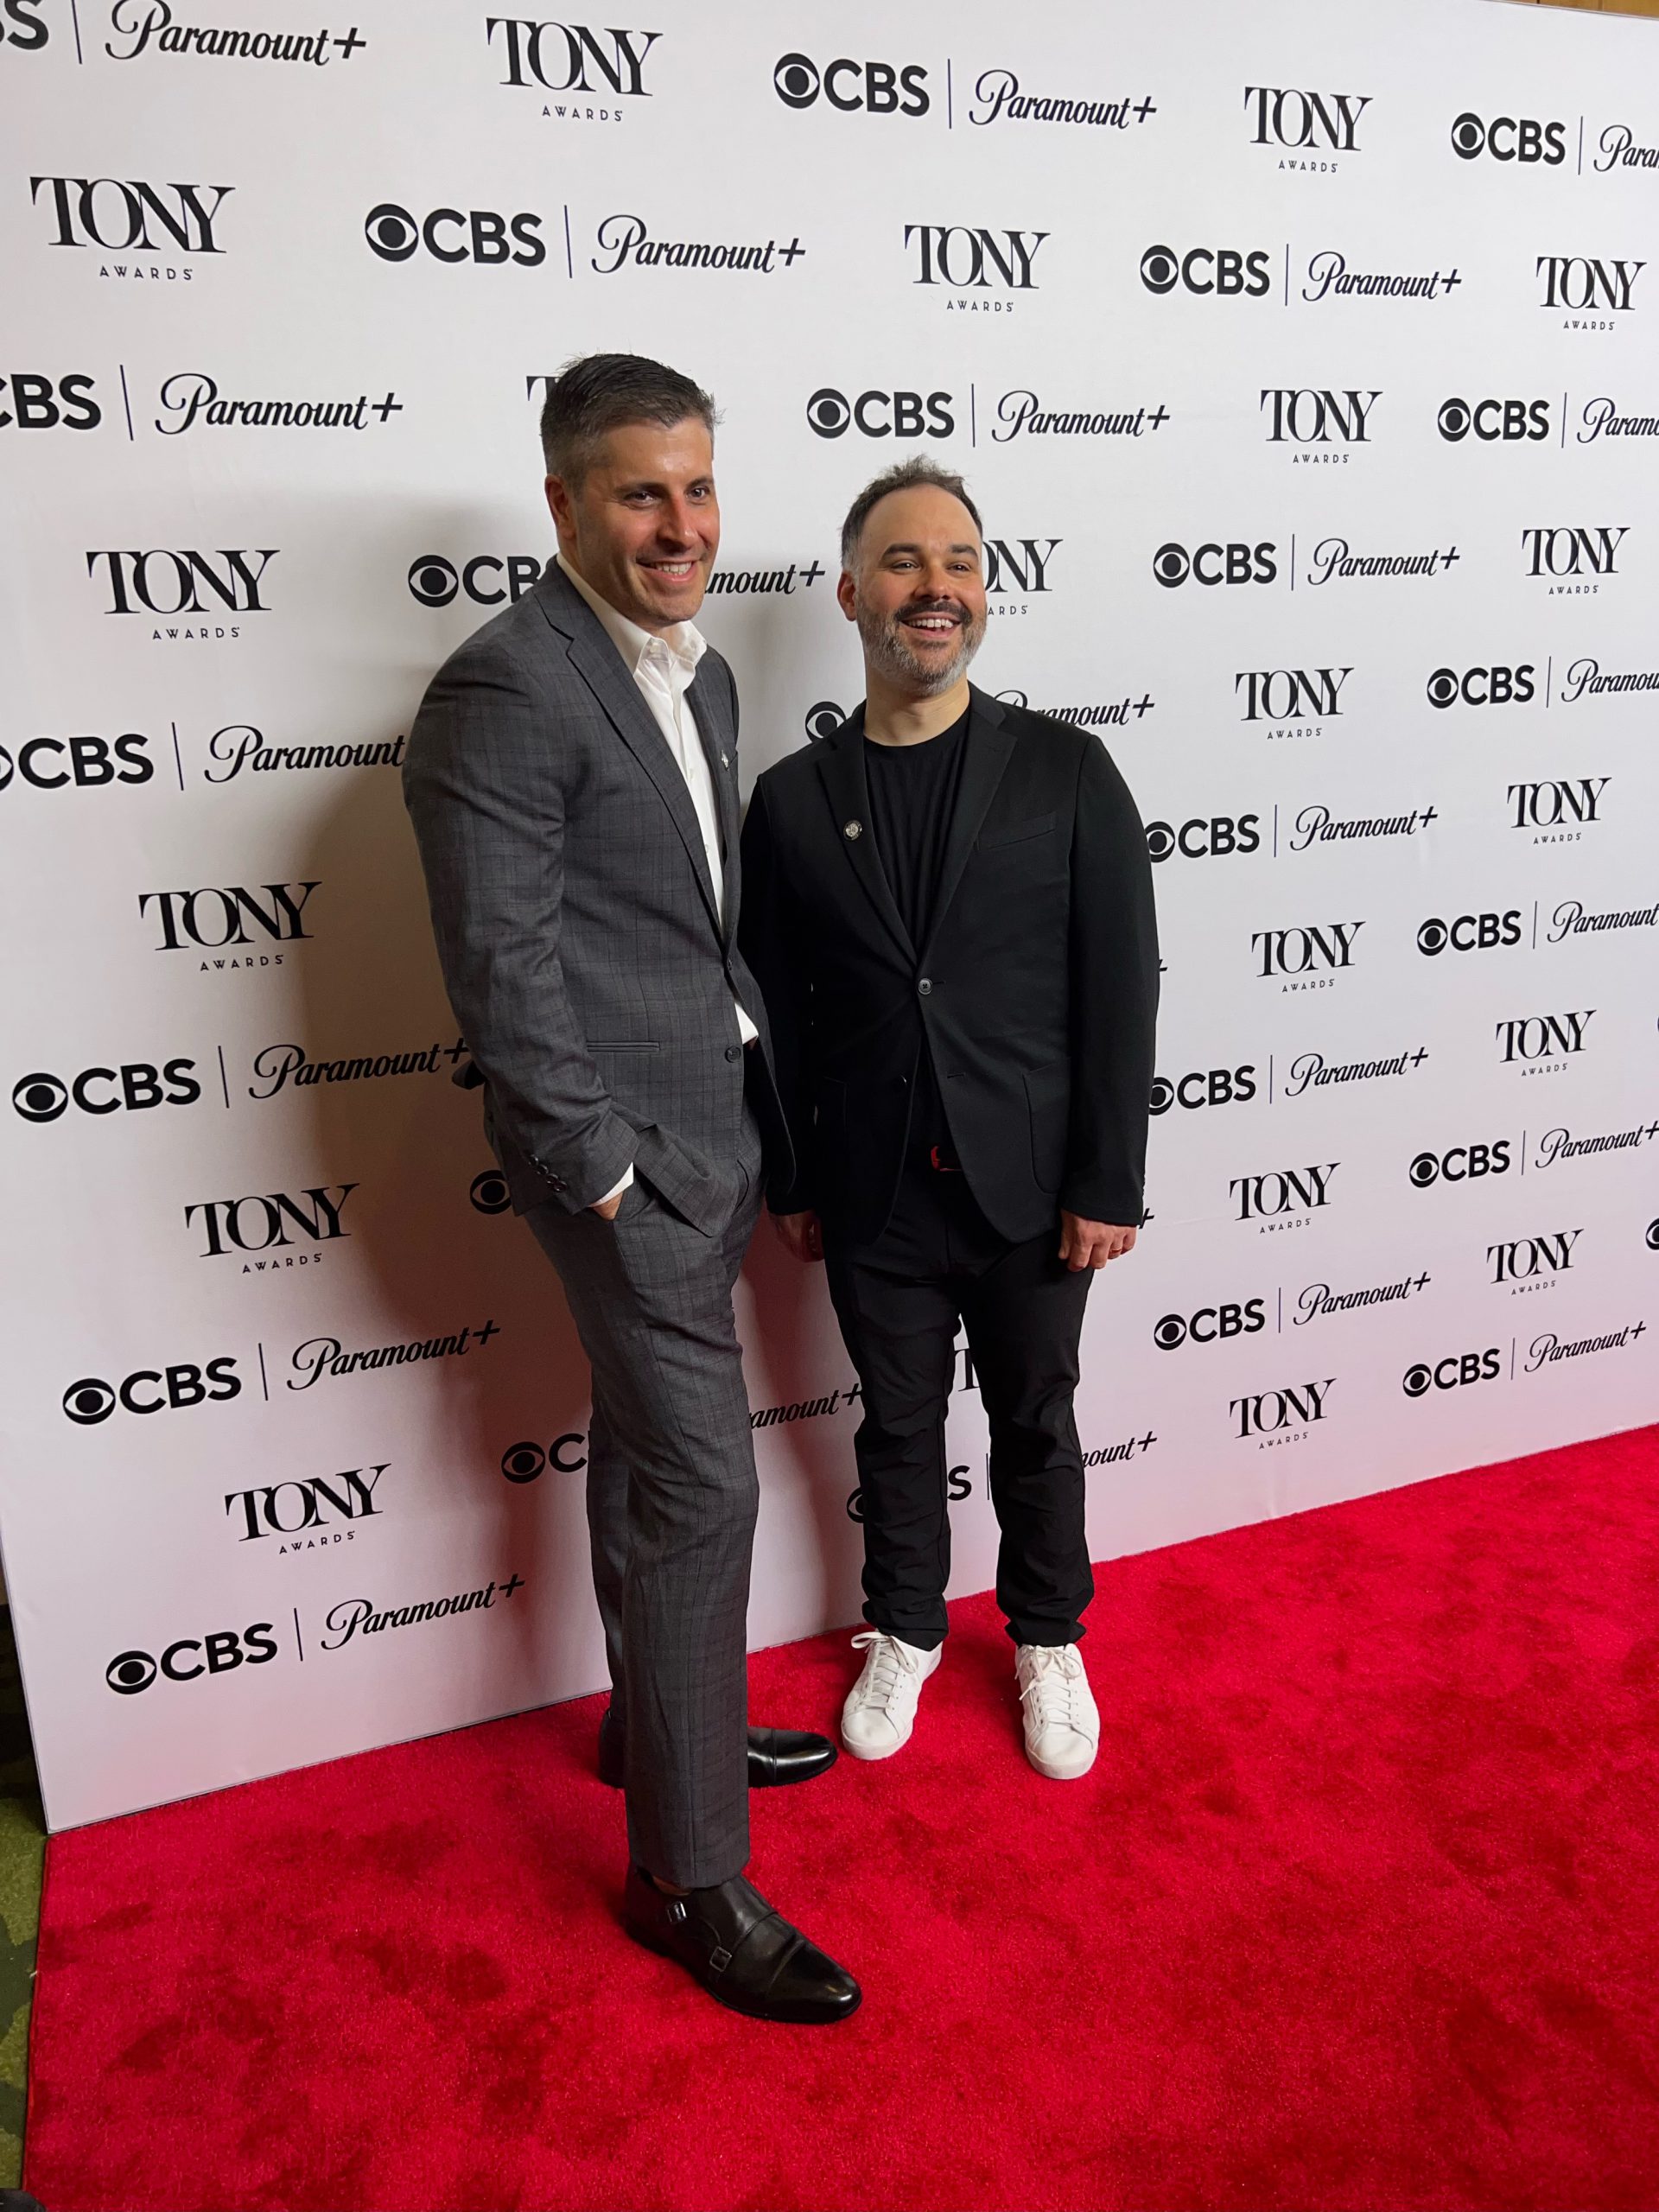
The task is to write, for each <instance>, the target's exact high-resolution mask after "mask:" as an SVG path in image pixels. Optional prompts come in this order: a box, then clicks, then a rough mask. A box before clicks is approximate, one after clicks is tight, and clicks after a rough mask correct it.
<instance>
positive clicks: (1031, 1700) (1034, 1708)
mask: <svg viewBox="0 0 1659 2212" xmlns="http://www.w3.org/2000/svg"><path fill="white" fill-rule="evenodd" d="M1031 1649H1032V1656H1031V1658H1030V1660H1029V1661H1028V1662H1027V1665H1026V1668H1025V1675H1026V1680H1025V1682H1024V1684H1023V1686H1022V1687H1021V1688H1020V1703H1021V1704H1022V1705H1023V1706H1024V1707H1026V1714H1027V1721H1028V1723H1029V1725H1030V1726H1031V1727H1032V1728H1033V1730H1034V1731H1035V1732H1037V1733H1039V1734H1040V1733H1041V1732H1042V1731H1043V1730H1044V1729H1045V1728H1076V1729H1077V1730H1078V1731H1079V1732H1080V1733H1083V1734H1085V1735H1086V1734H1087V1733H1088V1731H1087V1729H1086V1728H1084V1719H1083V1714H1082V1713H1081V1712H1080V1710H1079V1705H1078V1698H1077V1688H1078V1685H1079V1684H1081V1683H1084V1682H1085V1681H1086V1680H1087V1677H1086V1676H1085V1675H1084V1670H1083V1660H1082V1657H1081V1656H1080V1655H1079V1653H1078V1651H1077V1648H1076V1646H1075V1645H1074V1644H1070V1643H1064V1644H1056V1645H1052V1646H1045V1645H1033V1646H1032V1647H1031Z"/></svg>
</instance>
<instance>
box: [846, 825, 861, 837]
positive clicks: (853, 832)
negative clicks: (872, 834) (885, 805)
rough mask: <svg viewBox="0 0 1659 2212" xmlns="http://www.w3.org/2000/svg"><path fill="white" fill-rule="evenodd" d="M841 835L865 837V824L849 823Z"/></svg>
mask: <svg viewBox="0 0 1659 2212" xmlns="http://www.w3.org/2000/svg"><path fill="white" fill-rule="evenodd" d="M841 834H842V836H843V837H861V836H863V835H864V824H863V823H861V822H849V823H847V824H846V826H845V828H844V829H842V833H841Z"/></svg>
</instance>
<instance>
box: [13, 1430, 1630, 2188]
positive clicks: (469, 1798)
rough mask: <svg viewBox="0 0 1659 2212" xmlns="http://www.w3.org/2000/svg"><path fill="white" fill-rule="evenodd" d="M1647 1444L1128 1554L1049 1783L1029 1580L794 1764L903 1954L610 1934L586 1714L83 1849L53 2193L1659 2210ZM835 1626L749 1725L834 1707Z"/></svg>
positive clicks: (65, 1864) (1608, 1444)
mask: <svg viewBox="0 0 1659 2212" xmlns="http://www.w3.org/2000/svg"><path fill="white" fill-rule="evenodd" d="M1656 1480H1659V1430H1654V1429H1649V1430H1644V1431H1638V1432H1635V1433H1631V1434H1630V1435H1627V1436H1624V1437H1618V1438H1614V1439H1611V1440H1608V1441H1605V1442H1603V1443H1599V1444H1594V1445H1586V1446H1580V1447H1577V1448H1575V1449H1573V1450H1570V1451H1564V1452H1550V1453H1548V1454H1544V1455H1542V1456H1541V1457H1538V1458H1536V1459H1525V1460H1520V1461H1516V1462H1515V1463H1513V1464H1510V1465H1505V1466H1500V1467H1491V1468H1486V1469H1482V1470H1477V1471H1473V1472H1471V1473H1467V1474H1461V1475H1454V1476H1450V1477H1447V1478H1445V1479H1444V1480H1442V1481H1440V1482H1435V1483H1428V1484H1421V1485H1418V1486H1416V1487H1414V1488H1412V1489H1408V1490H1403V1491H1395V1492H1393V1493H1392V1494H1390V1495H1389V1496H1387V1497H1376V1498H1368V1499H1364V1500H1362V1501H1361V1502H1359V1503H1355V1504H1351V1505H1344V1506H1338V1507H1333V1508H1330V1509H1328V1510H1325V1511H1322V1512H1318V1513H1309V1514H1306V1515H1303V1516H1300V1517H1298V1518H1295V1519H1292V1520H1287V1521H1281V1522H1274V1523H1269V1524H1267V1525H1265V1526H1262V1527H1258V1528H1254V1529H1243V1530H1239V1531H1236V1532H1235V1533H1233V1534H1231V1535H1224V1536H1218V1537H1213V1538H1210V1539H1207V1540H1206V1541H1203V1542H1199V1543H1193V1544H1188V1545H1185V1546H1181V1547H1179V1548H1176V1549H1173V1550H1169V1551H1163V1552H1155V1553H1151V1554H1146V1555H1144V1556H1142V1557H1141V1558H1137V1559H1130V1560H1122V1561H1119V1562H1117V1563H1116V1564H1114V1565H1112V1566H1110V1567H1106V1568H1104V1569H1103V1570H1102V1571H1101V1574H1100V1594H1099V1596H1098V1598H1097V1599H1096V1604H1095V1608H1094V1614H1093V1618H1092V1633H1091V1634H1090V1638H1089V1643H1088V1646H1087V1649H1088V1656H1089V1659H1090V1670H1091V1675H1092V1678H1093V1681H1094V1683H1095V1686H1096V1694H1097V1695H1098V1697H1099V1700H1100V1704H1101V1707H1102V1713H1103V1722H1104V1733H1103V1741H1102V1746H1101V1756H1100V1759H1099V1762H1098V1764H1097V1765H1096V1769H1095V1771H1094V1773H1093V1774H1092V1775H1090V1777H1089V1778H1088V1779H1087V1780H1086V1781H1084V1782H1082V1783H1067V1784H1056V1783H1045V1782H1043V1781H1041V1780H1039V1777H1037V1776H1035V1775H1034V1774H1033V1773H1032V1772H1031V1771H1030V1770H1029V1769H1027V1766H1026V1765H1025V1763H1024V1760H1023V1758H1022V1757H1021V1755H1020V1748H1019V1743H1018V1738H1017V1734H1016V1729H1015V1719H1014V1699H1013V1695H1012V1664H1011V1658H1012V1655H1011V1649H1010V1647H1009V1646H1008V1645H1007V1643H1006V1641H1005V1640H1004V1639H1003V1637H1002V1636H1001V1630H1000V1627H999V1624H997V1622H996V1621H995V1617H994V1615H993V1612H992V1610H991V1606H990V1602H989V1600H988V1599H982V1598H976V1599H970V1600H969V1601H968V1602H966V1603H965V1604H963V1605H958V1606H957V1607H955V1608H953V1623H954V1633H953V1636H952V1638H951V1641H950V1647H949V1649H948V1652H947V1656H946V1663H945V1665H944V1669H942V1670H941V1672H940V1673H939V1674H938V1676H937V1677H936V1678H935V1679H934V1681H932V1682H931V1684H930V1686H929V1688H928V1691H927V1694H926V1697H925V1700H924V1703H923V1707H922V1725H921V1726H920V1727H919V1728H918V1733H917V1737H916V1738H915V1740H914V1742H913V1743H912V1745H911V1747H910V1749H909V1750H908V1751H906V1753H905V1754H904V1755H903V1756H902V1757H901V1758H899V1759H897V1760H895V1761H893V1762H892V1763H890V1764H883V1765H879V1766H860V1765H858V1764H855V1763H854V1762H853V1761H851V1760H849V1759H842V1762H841V1764H839V1765H838V1766H837V1767H836V1770H835V1771H834V1773H833V1774H831V1775H829V1776H828V1777H826V1778H825V1779H824V1780H823V1781H821V1782H818V1783H814V1784H812V1785H810V1787H808V1788H805V1789H793V1790H785V1791H779V1792H773V1793H769V1794H768V1795H766V1796H760V1797H757V1799H756V1800H755V1863H754V1872H755V1875H756V1878H757V1879H758V1880H759V1881H760V1884H761V1885H762V1886H763V1887H764V1888H766V1890H767V1891H770V1892H771V1894H772V1896H773V1897H774V1898H775V1900H776V1901H777V1902H778V1903H779V1904H780V1905H782V1906H783V1907H784V1908H785V1910H790V1909H791V1908H793V1909H796V1910H798V1914H799V1916H800V1917H801V1919H802V1920H803V1921H804V1923H805V1924H806V1925H807V1926H808V1927H809V1928H810V1930H811V1932H812V1934H813V1935H814V1936H817V1937H818V1938H819V1939H820V1940H822V1941H823V1942H824V1944H825V1945H826V1946H827V1947H828V1948H829V1949H830V1950H831V1951H832V1952H834V1953H836V1954H837V1955H840V1956H841V1957H842V1958H844V1959H845V1960H846V1961H848V1962H849V1964H850V1965H851V1966H852V1967H854V1968H855V1971H856V1972H857V1973H858V1974H859V1975H860V1976H861V1979H862V1980H863V1983H864V1988H865V2004H864V2008H863V2010H862V2012H861V2013H860V2014H859V2015H858V2017H857V2018H855V2020H854V2021H852V2022H851V2023H850V2024H849V2025H847V2026H845V2027H843V2028H840V2029H833V2030H823V2031H804V2030H787V2029H780V2028H768V2027H765V2026H761V2025H759V2024H753V2023H751V2022H748V2021H745V2020H742V2019H739V2018H734V2016H732V2015H730V2014H728V2013H725V2012H721V2011H720V2010H718V2009H717V2008H716V2007H715V2005H712V2004H711V2003H710V2002H709V2000H708V1999H706V1998H704V1997H703V1996H702V1994H701V1993H699V1992H698V1991H697V1990H696V1989H695V1988H694V1987H693V1986H691V1985H690V1983H689V1982H688V1981H686V1980H684V1979H683V1977H682V1976H681V1975H680V1974H679V1973H678V1972H677V1969H675V1968H674V1967H671V1966H670V1965H668V1964H666V1963H665V1962H664V1961H659V1960H657V1959H654V1958H652V1957H651V1956H649V1955H646V1954H645V1953H644V1952H642V1951H639V1950H638V1949H636V1948H634V1947H633V1946H632V1945H631V1944H630V1943H628V1942H626V1940H625V1939H624V1938H623V1937H622V1936H620V1934H619V1933H618V1932H617V1930H616V1929H615V1927H614V1925H613V1910H614V1904H613V1900H614V1897H615V1895H616V1891H617V1889H618V1885H619V1879H620V1872H621V1859H620V1838H621V1816H620V1807H619V1805H618V1802H617V1801H616V1799H615V1798H613V1796H611V1795H610V1794H609V1793H608V1792H607V1791H606V1790H604V1789H602V1788H601V1785H600V1783H598V1782H597V1781H596V1780H595V1779H594V1777H593V1774H592V1772H591V1761H592V1745H593V1732H594V1723H595V1720H596V1718H597V1711H598V1707H597V1705H596V1703H595V1702H594V1701H588V1702H585V1703H583V1704H582V1705H571V1706H563V1707H556V1708H554V1709H552V1710H550V1711H548V1712H545V1713H537V1714H533V1715H531V1716H529V1717H527V1718H524V1719H516V1720H508V1721H499V1722H496V1723H494V1724H493V1725H491V1726H485V1727H480V1728H474V1729H471V1730H468V1731H466V1732H462V1733H459V1734H455V1735H449V1736H442V1737H437V1738H432V1739H431V1740H429V1741H428V1742H425V1743H420V1744H413V1745H407V1746H404V1747H403V1748H400V1749H398V1750H396V1751H380V1752H373V1753H371V1754H369V1755H368V1756H366V1757H365V1758H357V1759H351V1760H342V1761H340V1762H338V1763H336V1764H333V1765H329V1766H324V1767H316V1768H313V1769H311V1770H309V1771H308V1772H306V1773H302V1774H296V1775H292V1776H289V1777H283V1778H281V1779H278V1780H276V1781H271V1782H266V1783H255V1784H253V1785H251V1786H250V1787H248V1788H245V1789H234V1790H228V1791H226V1792H224V1793H222V1794H221V1795H219V1796H213V1797H207V1798H200V1799H198V1800H196V1801H195V1802H193V1803H190V1804H185V1805H180V1806H175V1807H172V1808H167V1809H165V1810H162V1811H160V1812H153V1813H145V1814H141V1815H137V1816H136V1817H134V1818H132V1819H130V1820H124V1821H111V1822H109V1823H107V1824H105V1825H104V1826H101V1827H94V1828H88V1829H82V1830H79V1831H78V1832H76V1833H74V1834H68V1835H63V1836H59V1837H57V1838H55V1839H54V1841H53V1843H52V1846H51V1852H50V1859H49V1863H48V1878H47V1890H46V1902H45V1911H44V1914H43V1918H42V1926H41V1946H40V1959H41V1980H40V1986H39V1992H38V1995H37V1999H36V2003H35V2028H34V2054H33V2072H34V2080H33V2088H32V2094H31V2101H30V2106H29V2172H28V2185H29V2187H30V2188H31V2189H33V2190H35V2192H36V2193H37V2194H38V2195H39V2196H41V2198H42V2200H43V2201H44V2202H45V2203H46V2204H47V2205H48V2207H49V2208H50V2212H82V2208H100V2212H101V2209H102V2208H116V2207H119V2208H123V2209H124V2212H127V2209H128V2208H130V2212H147V2208H151V2207H155V2208H158V2212H159V2209H162V2208H164V2212H208V2208H214V2209H215V2212H217V2208H226V2207H238V2208H239V2207H256V2206H257V2207H267V2206H270V2207H284V2208H294V2212H312V2209H313V2208H315V2212H345V2209H346V2208H358V2207H362V2208H372V2212H379V2209H380V2208H385V2212H393V2208H397V2209H398V2212H402V2208H411V2212H432V2209H433V2208H440V2207H442V2208H445V2212H471V2209H472V2208H477V2212H495V2209H496V2208H508V2207H514V2208H526V2209H527V2212H528V2209H529V2208H542V2207H565V2206H581V2207H594V2208H602V2212H611V2209H612V2208H629V2209H630V2212H631V2209H632V2208H644V2207H652V2208H656V2207H662V2208H673V2212H714V2209H715V2208H725V2207H753V2208H757V2209H758V2212H772V2208H783V2207H802V2208H828V2207H843V2206H844V2207H859V2208H878V2207H879V2208H906V2212H908V2208H918V2212H935V2208H939V2209H944V2208H956V2207H982V2206H984V2207H1016V2206H1017V2207H1021V2208H1023V2207H1043V2208H1055V2209H1056V2212H1096V2209H1097V2208H1100V2209H1103V2208H1111V2207H1130V2208H1139V2207H1164V2206H1168V2207H1201V2208H1209V2207H1234V2206H1236V2207H1241V2208H1253V2207H1277V2206H1284V2207H1296V2208H1302V2207H1318V2208H1325V2207H1348V2206H1352V2207H1357V2208H1366V2212H1371V2208H1393V2207H1420V2206H1421V2207H1441V2206H1448V2207H1450V2206H1465V2205H1470V2206H1494V2207H1504V2208H1509V2207H1520V2206H1539V2207H1548V2208H1557V2207H1559V2208H1569V2207H1571V2208H1577V2207H1604V2206H1605V2207H1611V2206H1619V2207H1624V2206H1628V2207H1632V2208H1642V2212H1647V2208H1650V2207H1652V2206H1654V2205H1655V2204H1656V2203H1659V1990H1656V1976H1655V1967H1656V1962H1659V1751H1656V1745H1659V1512H1656V1510H1655V1490H1656ZM848 1667H849V1654H848V1651H847V1649H846V1638H845V1637H844V1636H835V1637H823V1638H820V1639H818V1640H817V1641H815V1642H813V1643H805V1644H800V1645H796V1646H792V1647H791V1648H789V1649H784V1650H779V1651H772V1652H768V1653H766V1654H765V1655H763V1656H760V1658H758V1659H757V1660H756V1661H755V1662H754V1667H753V1694H754V1707H755V1711H756V1713H757V1716H758V1717H760V1718H763V1719H779V1720H785V1721H789V1722H796V1723H801V1722H812V1723H816V1724H817V1725H818V1726H823V1727H826V1728H827V1727H829V1726H830V1725H831V1722H832V1719H833V1717H834V1715H835V1713H836V1707H837V1705H838V1703H839V1700H840V1698H841V1696H842V1691H843V1688H844V1687H845V1684H846V1681H847V1680H848Z"/></svg>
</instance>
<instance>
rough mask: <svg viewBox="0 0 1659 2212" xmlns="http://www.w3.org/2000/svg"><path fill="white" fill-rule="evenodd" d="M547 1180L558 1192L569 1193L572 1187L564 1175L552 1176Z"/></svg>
mask: <svg viewBox="0 0 1659 2212" xmlns="http://www.w3.org/2000/svg"><path fill="white" fill-rule="evenodd" d="M548 1181H549V1182H550V1184H551V1185H552V1186H553V1188H554V1189H555V1190H556V1191H568V1190H569V1187H570V1185H569V1184H568V1183H567V1182H566V1181H565V1179H564V1178H563V1175H550V1176H549V1177H548Z"/></svg>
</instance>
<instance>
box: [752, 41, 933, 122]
mask: <svg viewBox="0 0 1659 2212" xmlns="http://www.w3.org/2000/svg"><path fill="white" fill-rule="evenodd" d="M772 90H773V91H774V92H776V93H777V95H778V97H779V99H780V100H782V102H783V104H784V105H785V107H792V108H794V109H796V110H797V111H799V110H801V109H803V108H809V107H812V106H815V105H817V101H818V99H820V97H822V99H823V102H824V104H825V105H826V106H828V107H833V108H837V109H839V110H840V111H841V113H842V115H858V114H864V115H906V116H912V117H915V116H923V115H925V114H926V113H927V110H928V97H927V71H926V70H925V68H924V67H922V66H921V65H920V64H919V63H918V62H910V63H908V64H906V65H905V66H904V67H899V65H897V64H895V63H893V62H891V61H849V60H846V59H844V58H843V59H842V60H836V61H830V62H826V63H825V65H824V66H823V67H822V68H820V67H819V66H818V64H817V62H816V61H814V60H813V59H812V57H811V56H810V54H783V55H781V56H780V57H779V60H778V62H777V65H776V67H774V68H773V70H772Z"/></svg>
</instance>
